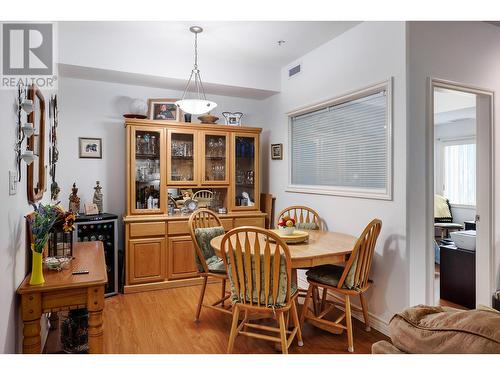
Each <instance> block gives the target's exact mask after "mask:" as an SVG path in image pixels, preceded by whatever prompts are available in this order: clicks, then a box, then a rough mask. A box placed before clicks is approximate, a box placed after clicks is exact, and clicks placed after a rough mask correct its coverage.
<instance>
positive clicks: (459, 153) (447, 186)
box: [443, 139, 476, 206]
mask: <svg viewBox="0 0 500 375" xmlns="http://www.w3.org/2000/svg"><path fill="white" fill-rule="evenodd" d="M443 162H444V166H443V169H444V186H443V195H444V196H445V197H446V198H448V199H449V200H450V203H452V204H455V205H466V206H475V205H476V143H475V141H474V140H473V139H469V140H464V141H461V142H446V143H445V144H444V146H443Z"/></svg>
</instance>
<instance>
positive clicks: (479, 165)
mask: <svg viewBox="0 0 500 375" xmlns="http://www.w3.org/2000/svg"><path fill="white" fill-rule="evenodd" d="M430 82H431V84H430V96H429V98H430V101H429V108H431V109H432V110H431V111H430V116H429V120H430V125H431V126H430V127H429V129H430V131H429V133H430V134H429V135H430V137H429V146H430V142H432V146H430V147H429V150H431V153H432V158H431V163H430V164H431V165H429V172H430V173H431V175H432V178H430V179H429V180H430V181H431V185H432V186H428V188H429V189H428V192H429V194H428V197H429V198H430V201H429V202H428V207H432V209H431V210H429V212H430V213H431V214H432V216H433V217H431V218H428V220H429V221H428V223H429V224H431V225H432V229H431V230H429V233H431V234H432V235H431V236H430V237H431V238H429V239H428V248H429V254H428V255H429V257H428V259H429V262H428V267H429V271H430V272H429V273H428V275H429V279H428V285H429V287H430V289H431V293H430V294H431V296H432V301H431V303H432V304H433V305H444V306H452V307H459V308H475V307H476V305H477V304H479V303H481V304H486V305H489V304H490V301H491V293H492V291H493V289H492V288H493V279H492V275H493V272H492V270H491V267H492V262H491V256H492V239H491V238H492V237H491V236H492V210H491V207H492V204H493V198H492V191H493V189H492V181H493V178H492V177H493V176H492V174H493V172H492V171H493V161H492V155H493V143H492V139H493V137H492V129H493V125H492V119H493V117H492V98H493V93H492V92H489V91H485V90H479V89H477V88H472V87H469V86H465V85H460V84H456V83H450V82H447V81H441V80H435V79H431V80H430Z"/></svg>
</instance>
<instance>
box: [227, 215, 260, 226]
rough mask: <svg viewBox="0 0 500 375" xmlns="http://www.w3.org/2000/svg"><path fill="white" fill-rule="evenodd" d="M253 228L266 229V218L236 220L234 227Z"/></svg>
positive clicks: (240, 218) (241, 218)
mask: <svg viewBox="0 0 500 375" xmlns="http://www.w3.org/2000/svg"><path fill="white" fill-rule="evenodd" d="M243 226H253V227H260V228H264V217H239V218H235V219H234V227H235V228H238V227H243Z"/></svg>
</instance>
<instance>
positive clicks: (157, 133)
mask: <svg viewBox="0 0 500 375" xmlns="http://www.w3.org/2000/svg"><path fill="white" fill-rule="evenodd" d="M163 137H164V131H163V130H161V129H160V130H158V129H154V128H152V129H146V128H143V127H141V128H137V129H133V130H132V145H131V148H132V152H131V155H132V163H133V166H132V176H131V177H132V180H133V192H132V193H133V194H132V201H131V205H132V207H131V209H132V212H135V213H140V212H159V213H161V212H163V211H164V205H165V202H164V197H163V192H162V190H164V189H162V186H163V185H164V181H163V178H164V177H163V176H164V174H163V173H162V169H163V162H162V160H164V159H165V156H164V153H165V151H164V149H163V147H164V146H163V145H164V138H163Z"/></svg>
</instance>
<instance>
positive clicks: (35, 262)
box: [30, 250, 45, 285]
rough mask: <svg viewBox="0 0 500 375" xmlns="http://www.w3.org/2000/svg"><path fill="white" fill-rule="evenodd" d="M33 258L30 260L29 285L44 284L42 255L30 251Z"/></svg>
mask: <svg viewBox="0 0 500 375" xmlns="http://www.w3.org/2000/svg"><path fill="white" fill-rule="evenodd" d="M31 253H32V255H33V258H32V260H31V278H30V285H40V284H43V283H44V282H45V279H44V278H43V268H42V258H43V253H39V252H37V251H35V250H31Z"/></svg>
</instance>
